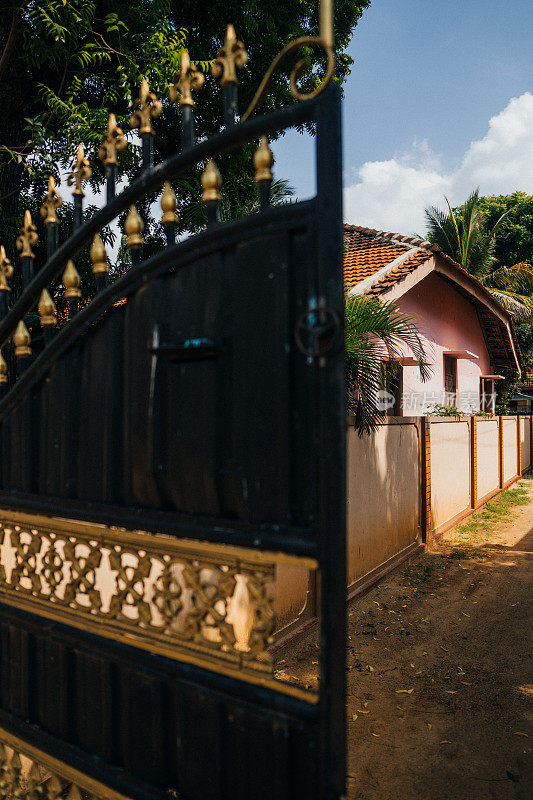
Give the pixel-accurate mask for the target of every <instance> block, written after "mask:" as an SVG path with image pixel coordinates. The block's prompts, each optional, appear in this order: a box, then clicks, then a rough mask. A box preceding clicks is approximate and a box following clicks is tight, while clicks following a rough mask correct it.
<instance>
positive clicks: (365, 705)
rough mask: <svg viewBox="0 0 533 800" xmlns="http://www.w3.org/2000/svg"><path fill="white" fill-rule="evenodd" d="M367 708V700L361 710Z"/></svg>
mask: <svg viewBox="0 0 533 800" xmlns="http://www.w3.org/2000/svg"><path fill="white" fill-rule="evenodd" d="M367 706H368V700H367V701H366V703H363V708H366V707H367Z"/></svg>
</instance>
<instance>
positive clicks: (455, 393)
mask: <svg viewBox="0 0 533 800" xmlns="http://www.w3.org/2000/svg"><path fill="white" fill-rule="evenodd" d="M344 282H345V287H346V289H347V290H348V291H349V292H350V294H357V295H377V296H379V297H380V298H381V299H382V300H387V301H394V302H395V303H396V304H397V305H398V307H399V308H400V310H401V311H403V312H405V313H406V314H409V315H410V316H411V317H412V318H413V320H414V321H415V322H416V324H417V327H418V329H419V331H420V333H421V340H422V343H423V345H424V349H425V351H426V354H427V356H428V360H429V361H430V364H431V368H432V371H433V372H432V377H431V378H430V380H429V381H426V382H422V380H421V377H420V372H419V369H418V366H417V364H416V362H415V360H414V359H413V357H412V355H410V354H408V353H407V352H406V355H405V357H404V358H402V359H401V364H400V369H399V371H398V373H397V378H395V379H394V386H393V387H392V388H391V393H392V396H391V397H389V398H385V399H384V402H385V403H386V405H388V406H389V408H388V409H387V410H388V413H390V414H394V415H395V416H400V415H403V416H406V415H407V416H417V415H420V414H424V413H428V412H430V411H431V409H432V408H434V407H435V405H437V404H443V405H453V406H455V407H456V408H458V409H460V410H461V411H464V412H466V413H468V412H469V411H477V410H480V409H481V410H486V411H492V410H493V404H494V392H495V391H497V382H498V380H500V379H501V378H502V375H501V372H502V370H509V369H512V370H519V369H520V351H519V348H518V343H517V341H516V335H515V332H514V329H513V324H512V320H511V317H510V315H509V313H508V312H507V311H506V310H505V309H504V308H503V306H502V305H501V304H500V303H499V302H498V301H497V300H496V299H495V298H494V297H493V296H492V295H491V294H490V292H489V291H487V289H485V288H484V287H483V286H482V285H481V283H480V282H479V281H478V280H477V279H476V278H474V277H473V276H472V275H469V274H468V273H467V272H465V270H463V269H462V267H461V266H460V265H459V264H457V263H456V262H455V261H453V260H452V259H451V258H449V257H448V256H447V255H445V254H444V253H443V252H442V250H441V249H440V248H439V247H438V246H437V245H434V244H431V243H430V242H427V241H424V240H422V239H420V238H418V237H408V236H401V235H400V234H395V233H387V232H385V231H376V230H372V229H370V228H361V227H357V226H355V225H345V253H344Z"/></svg>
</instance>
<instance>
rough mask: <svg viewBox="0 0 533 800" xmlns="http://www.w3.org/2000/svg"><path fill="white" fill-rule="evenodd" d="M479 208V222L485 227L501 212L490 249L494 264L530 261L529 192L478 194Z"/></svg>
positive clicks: (532, 217)
mask: <svg viewBox="0 0 533 800" xmlns="http://www.w3.org/2000/svg"><path fill="white" fill-rule="evenodd" d="M479 207H480V211H481V217H482V220H483V224H484V225H485V226H486V227H487V228H489V229H490V228H491V227H492V226H493V225H494V223H495V222H496V220H497V219H498V218H499V217H501V216H502V214H505V217H504V219H503V222H502V224H501V225H500V227H499V229H498V233H497V236H496V242H495V248H494V256H495V258H496V260H497V262H498V264H502V265H507V266H508V265H510V264H519V263H522V262H526V263H528V264H533V195H527V194H526V193H525V192H513V193H512V194H505V195H503V194H502V195H497V196H494V195H493V196H491V197H480V198H479Z"/></svg>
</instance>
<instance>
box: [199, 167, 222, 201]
mask: <svg viewBox="0 0 533 800" xmlns="http://www.w3.org/2000/svg"><path fill="white" fill-rule="evenodd" d="M201 181H202V188H203V192H202V202H203V203H218V202H219V201H220V187H221V186H222V176H221V174H220V172H219V171H218V167H217V165H216V164H215V162H214V161H213V159H212V158H211V159H209V161H208V162H207V166H206V168H205V169H204V171H203V172H202V177H201Z"/></svg>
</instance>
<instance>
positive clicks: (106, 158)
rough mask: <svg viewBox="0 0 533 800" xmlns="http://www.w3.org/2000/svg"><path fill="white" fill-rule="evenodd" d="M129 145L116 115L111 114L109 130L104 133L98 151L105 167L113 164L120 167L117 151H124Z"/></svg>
mask: <svg viewBox="0 0 533 800" xmlns="http://www.w3.org/2000/svg"><path fill="white" fill-rule="evenodd" d="M127 144H128V143H127V141H126V138H125V136H124V133H123V132H122V128H119V127H118V125H117V119H116V117H115V115H114V114H110V115H109V121H108V123H107V130H106V131H104V135H103V137H102V143H101V144H100V149H99V150H98V158H99V159H100V161H102V162H103V164H104V167H108V166H110V165H111V164H115V165H118V161H117V151H120V150H124V149H125V148H126V146H127Z"/></svg>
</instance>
